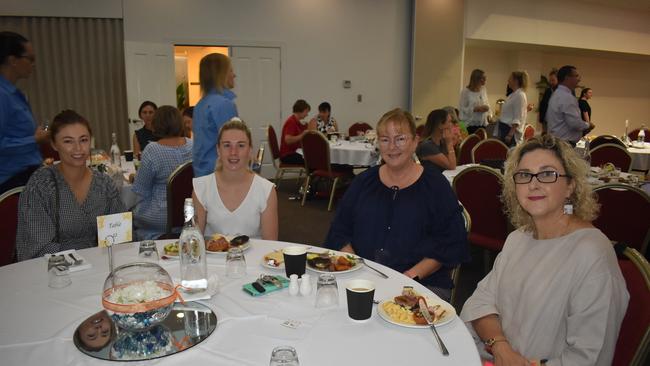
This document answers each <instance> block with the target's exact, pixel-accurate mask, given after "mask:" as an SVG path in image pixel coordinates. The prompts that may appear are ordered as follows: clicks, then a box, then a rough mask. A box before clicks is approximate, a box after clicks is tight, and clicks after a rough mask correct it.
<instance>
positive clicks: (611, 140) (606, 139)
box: [589, 135, 626, 150]
mask: <svg viewBox="0 0 650 366" xmlns="http://www.w3.org/2000/svg"><path fill="white" fill-rule="evenodd" d="M604 144H615V145H618V146H620V147H623V148H625V147H626V146H625V143H624V142H623V141H621V139H619V138H618V137H616V136H613V135H600V136H596V137H594V139H593V140H591V141H589V149H590V150H593V149H595V148H597V147H598V146H600V145H604Z"/></svg>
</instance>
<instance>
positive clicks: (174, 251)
mask: <svg viewBox="0 0 650 366" xmlns="http://www.w3.org/2000/svg"><path fill="white" fill-rule="evenodd" d="M163 252H164V255H165V256H167V257H170V258H178V242H177V241H175V242H173V243H169V244H165V246H163Z"/></svg>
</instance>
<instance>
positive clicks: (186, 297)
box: [174, 273, 219, 302]
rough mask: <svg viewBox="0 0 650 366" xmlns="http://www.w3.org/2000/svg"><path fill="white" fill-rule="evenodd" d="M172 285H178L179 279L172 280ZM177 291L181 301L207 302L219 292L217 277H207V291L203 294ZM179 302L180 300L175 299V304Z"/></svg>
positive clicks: (213, 275)
mask: <svg viewBox="0 0 650 366" xmlns="http://www.w3.org/2000/svg"><path fill="white" fill-rule="evenodd" d="M174 284H175V285H180V284H181V280H180V279H179V278H174ZM178 291H179V293H180V294H181V296H182V298H183V301H197V300H208V299H210V298H212V296H214V295H216V293H217V292H218V291H219V276H218V275H217V274H216V273H213V274H211V275H210V276H209V277H208V289H207V290H205V291H203V292H200V293H196V294H190V293H185V292H183V290H182V289H180V288H179V290H178ZM180 301H181V299H178V298H177V299H176V302H180Z"/></svg>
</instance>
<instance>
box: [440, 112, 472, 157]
mask: <svg viewBox="0 0 650 366" xmlns="http://www.w3.org/2000/svg"><path fill="white" fill-rule="evenodd" d="M442 109H443V110H445V111H446V112H447V113H449V117H451V124H452V126H451V134H452V135H453V136H454V138H455V139H456V144H455V145H454V147H458V146H459V145H460V143H461V142H462V141H463V140H464V139H465V138H466V137H467V136H468V135H469V134H468V133H467V127H465V123H464V122H463V121H461V120H460V119H458V110H457V109H456V108H454V107H452V106H446V107H444V108H442Z"/></svg>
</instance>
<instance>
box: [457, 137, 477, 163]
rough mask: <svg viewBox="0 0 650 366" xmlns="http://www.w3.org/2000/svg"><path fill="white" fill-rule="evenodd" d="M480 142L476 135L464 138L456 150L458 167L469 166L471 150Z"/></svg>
mask: <svg viewBox="0 0 650 366" xmlns="http://www.w3.org/2000/svg"><path fill="white" fill-rule="evenodd" d="M480 141H481V138H480V137H479V136H478V135H476V134H471V135H468V136H467V137H465V139H464V140H463V141H462V142H461V143H460V147H459V148H458V165H465V164H470V163H471V162H472V149H473V148H474V146H476V144H478V143H479V142H480Z"/></svg>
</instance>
